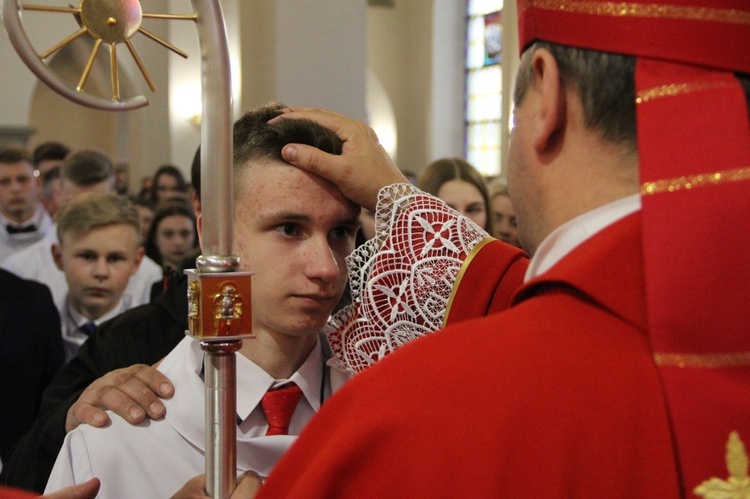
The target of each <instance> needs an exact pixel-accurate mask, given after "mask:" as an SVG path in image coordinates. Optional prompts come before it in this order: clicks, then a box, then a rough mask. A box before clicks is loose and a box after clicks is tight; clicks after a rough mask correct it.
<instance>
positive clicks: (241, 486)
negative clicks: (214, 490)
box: [172, 471, 263, 499]
mask: <svg viewBox="0 0 750 499" xmlns="http://www.w3.org/2000/svg"><path fill="white" fill-rule="evenodd" d="M262 484H263V482H262V481H261V479H260V476H258V474H257V473H255V472H253V471H246V472H244V473H243V474H242V475H240V477H239V478H238V479H237V488H235V489H234V492H232V496H231V498H230V499H252V498H253V497H255V496H256V494H257V493H258V491H259V490H260V486H261V485H262ZM172 499H208V493H207V492H206V475H198V476H196V477H193V478H191V479H190V480H188V481H187V483H186V484H185V485H183V486H182V488H181V489H180V490H178V491H177V492H176V493H175V494H174V495H173V496H172Z"/></svg>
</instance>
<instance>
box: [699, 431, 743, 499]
mask: <svg viewBox="0 0 750 499" xmlns="http://www.w3.org/2000/svg"><path fill="white" fill-rule="evenodd" d="M726 460H727V470H728V471H729V477H728V478H727V479H726V480H722V479H720V478H711V479H710V480H706V481H705V482H703V483H702V484H700V485H698V486H697V487H696V488H695V489H694V490H693V492H695V494H696V495H698V496H701V497H705V498H706V499H750V476H748V462H749V461H748V457H747V451H746V450H745V444H744V443H743V442H742V439H740V435H739V433H737V432H736V431H733V432H732V433H730V434H729V440H728V441H727V455H726Z"/></svg>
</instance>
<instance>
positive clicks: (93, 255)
mask: <svg viewBox="0 0 750 499" xmlns="http://www.w3.org/2000/svg"><path fill="white" fill-rule="evenodd" d="M77 256H78V258H81V259H83V260H86V261H87V262H89V261H92V260H96V253H91V252H88V251H87V252H85V253H79V254H78V255H77Z"/></svg>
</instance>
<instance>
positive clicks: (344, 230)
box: [330, 227, 356, 240]
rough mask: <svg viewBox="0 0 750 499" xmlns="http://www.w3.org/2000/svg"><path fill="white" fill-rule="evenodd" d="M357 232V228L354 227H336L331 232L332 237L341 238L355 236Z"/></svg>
mask: <svg viewBox="0 0 750 499" xmlns="http://www.w3.org/2000/svg"><path fill="white" fill-rule="evenodd" d="M355 233H356V229H354V228H352V227H336V228H335V229H333V230H332V231H331V233H330V234H331V237H332V238H334V239H339V240H341V239H347V238H350V237H354V234H355Z"/></svg>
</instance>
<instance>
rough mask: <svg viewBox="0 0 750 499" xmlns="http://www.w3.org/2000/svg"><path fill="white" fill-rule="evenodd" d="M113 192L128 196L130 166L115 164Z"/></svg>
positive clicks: (122, 162) (120, 163)
mask: <svg viewBox="0 0 750 499" xmlns="http://www.w3.org/2000/svg"><path fill="white" fill-rule="evenodd" d="M115 192H116V193H117V194H119V195H120V196H130V165H129V164H127V163H126V162H124V161H120V162H118V163H115Z"/></svg>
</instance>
